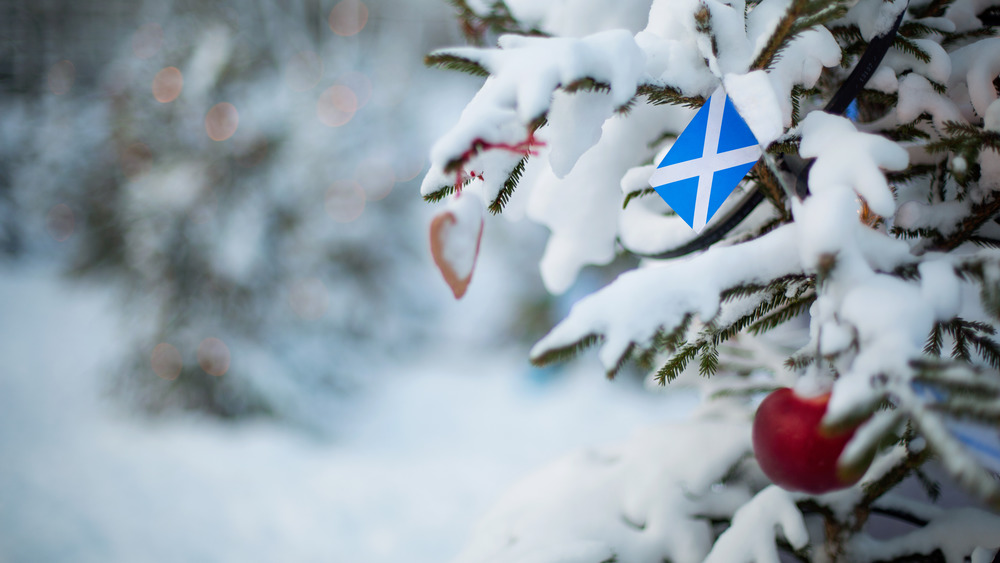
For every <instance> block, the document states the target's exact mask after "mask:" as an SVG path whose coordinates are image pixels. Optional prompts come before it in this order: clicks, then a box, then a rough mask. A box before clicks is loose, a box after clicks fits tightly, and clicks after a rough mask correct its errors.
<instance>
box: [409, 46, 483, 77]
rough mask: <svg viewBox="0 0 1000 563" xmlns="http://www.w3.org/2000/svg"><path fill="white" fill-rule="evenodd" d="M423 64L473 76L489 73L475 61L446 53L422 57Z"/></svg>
mask: <svg viewBox="0 0 1000 563" xmlns="http://www.w3.org/2000/svg"><path fill="white" fill-rule="evenodd" d="M424 64H425V65H427V66H430V67H437V68H442V69H445V70H457V71H459V72H464V73H467V74H471V75H473V76H483V77H485V76H489V75H490V71H488V70H486V68H485V67H484V66H482V65H481V64H479V63H478V62H476V61H473V60H471V59H467V58H465V57H459V56H456V55H452V54H450V53H447V52H438V53H431V54H429V55H427V56H426V57H424Z"/></svg>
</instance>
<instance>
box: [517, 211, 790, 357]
mask: <svg viewBox="0 0 1000 563" xmlns="http://www.w3.org/2000/svg"><path fill="white" fill-rule="evenodd" d="M797 231H798V229H797V228H796V226H795V225H788V226H785V227H781V228H779V229H776V230H774V231H772V232H770V233H768V234H767V235H764V236H763V237H760V238H758V239H756V240H752V241H750V242H747V243H744V244H740V245H736V246H730V247H722V248H712V249H710V250H708V251H707V252H706V253H704V254H702V255H699V256H695V257H694V258H692V259H690V260H688V261H672V262H668V263H665V264H658V265H655V266H651V267H649V268H645V269H640V270H635V271H631V272H626V273H625V274H622V275H621V276H620V277H619V278H618V279H617V280H615V281H614V282H613V283H612V284H611V285H609V286H608V287H606V288H604V289H602V290H601V291H599V292H597V293H594V294H593V295H590V296H588V297H587V298H585V299H583V300H581V301H580V302H579V303H577V304H576V305H575V306H574V307H573V309H572V310H571V311H570V314H569V316H568V317H567V318H566V319H565V320H563V321H562V322H561V323H559V324H558V325H556V327H555V328H554V329H552V331H551V332H549V334H548V335H546V336H545V337H544V338H543V339H542V340H541V341H539V342H538V343H537V344H535V346H534V347H533V348H532V350H531V357H532V361H536V362H544V361H545V359H546V356H547V355H549V354H552V353H557V352H558V351H559V350H561V349H564V348H568V347H572V346H575V345H576V344H577V343H578V342H580V341H581V340H584V339H585V338H587V337H591V336H592V335H601V336H602V337H603V341H602V344H601V351H600V359H601V363H602V364H603V365H604V367H605V369H607V370H609V371H610V370H612V369H613V368H615V367H616V366H617V365H618V363H619V362H620V361H621V359H622V357H623V356H624V355H625V354H626V353H627V352H628V351H629V348H630V346H631V345H633V344H643V343H646V342H648V341H649V340H650V339H651V338H652V337H653V336H654V335H655V334H656V333H657V332H659V331H664V332H670V331H671V330H673V329H674V328H675V327H676V326H677V325H678V324H680V322H681V321H682V320H683V319H684V318H685V316H686V315H688V314H691V313H697V314H698V315H700V316H701V318H702V320H703V321H705V322H707V321H708V320H710V319H712V318H713V317H714V316H715V315H716V313H717V312H718V311H719V304H720V301H721V294H722V293H723V292H724V291H725V290H727V289H730V288H733V287H736V286H739V285H743V284H747V283H758V284H766V283H768V282H770V281H771V280H773V279H774V278H779V277H782V276H785V275H788V274H794V273H801V271H802V267H801V264H800V262H799V260H798V252H797V250H796V238H797Z"/></svg>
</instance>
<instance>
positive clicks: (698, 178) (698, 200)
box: [649, 86, 761, 232]
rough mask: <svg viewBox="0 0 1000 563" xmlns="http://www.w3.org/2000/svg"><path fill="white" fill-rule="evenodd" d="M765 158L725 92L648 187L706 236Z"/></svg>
mask: <svg viewBox="0 0 1000 563" xmlns="http://www.w3.org/2000/svg"><path fill="white" fill-rule="evenodd" d="M760 155H761V150H760V146H759V145H758V144H757V138H756V137H754V135H753V133H752V132H751V131H750V128H749V127H748V126H747V124H746V122H745V121H743V118H742V117H740V114H739V112H737V111H736V107H735V106H733V103H732V102H731V101H730V100H729V96H727V95H726V93H725V91H723V89H722V87H721V86H720V87H719V88H718V89H717V90H716V91H715V92H714V93H713V94H712V95H711V96H710V97H709V98H708V101H707V102H705V105H703V106H702V107H701V109H700V110H698V113H697V114H695V116H694V119H692V120H691V123H688V125H687V127H685V128H684V131H683V132H682V133H681V135H680V137H678V138H677V140H676V141H675V142H674V145H673V146H672V147H670V150H669V151H668V152H667V156H665V157H663V160H662V161H661V162H660V164H659V166H657V168H656V171H655V172H653V175H652V176H651V177H650V179H649V185H650V186H652V187H653V189H655V190H656V193H658V194H660V197H662V198H663V200H664V201H666V202H667V205H669V206H670V207H671V209H673V210H674V212H675V213H677V215H678V216H680V218H681V219H684V222H686V223H687V224H688V225H690V226H691V228H692V229H694V230H695V231H696V232H701V230H702V229H704V228H705V224H706V223H708V221H709V219H711V218H712V216H713V215H715V212H716V211H718V210H719V207H721V206H722V202H724V201H726V198H727V197H729V194H731V193H733V189H735V188H736V185H737V184H739V183H740V180H742V179H743V177H744V176H746V175H747V172H749V171H750V169H751V168H753V165H754V164H756V163H757V160H758V159H760Z"/></svg>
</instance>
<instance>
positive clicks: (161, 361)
mask: <svg viewBox="0 0 1000 563" xmlns="http://www.w3.org/2000/svg"><path fill="white" fill-rule="evenodd" d="M149 363H150V365H152V366H153V373H155V374H156V375H158V376H160V377H162V378H163V379H167V380H169V381H173V380H175V379H177V376H179V375H180V374H181V369H182V368H183V367H184V360H183V359H181V353H180V351H179V350H178V349H177V348H175V347H174V346H172V345H170V344H167V343H166V342H161V343H159V344H157V345H156V347H155V348H153V353H152V354H151V355H150V356H149Z"/></svg>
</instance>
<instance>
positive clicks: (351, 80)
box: [336, 71, 372, 109]
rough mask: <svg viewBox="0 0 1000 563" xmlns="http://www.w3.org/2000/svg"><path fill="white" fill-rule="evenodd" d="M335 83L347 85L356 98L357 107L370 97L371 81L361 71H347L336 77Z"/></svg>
mask: <svg viewBox="0 0 1000 563" xmlns="http://www.w3.org/2000/svg"><path fill="white" fill-rule="evenodd" d="M336 83H337V84H340V85H343V86H347V87H348V88H350V89H351V91H352V92H354V95H355V96H356V97H357V100H358V109H361V108H363V107H365V104H367V103H368V100H371V99H372V81H371V79H369V78H368V75H366V74H364V73H363V72H353V71H352V72H347V73H344V74H342V75H340V76H338V77H337V81H336Z"/></svg>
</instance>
